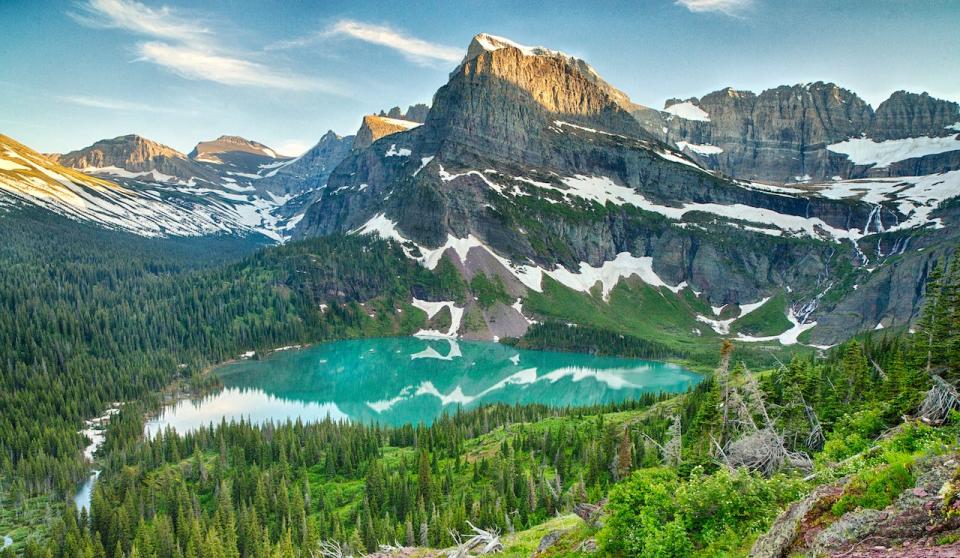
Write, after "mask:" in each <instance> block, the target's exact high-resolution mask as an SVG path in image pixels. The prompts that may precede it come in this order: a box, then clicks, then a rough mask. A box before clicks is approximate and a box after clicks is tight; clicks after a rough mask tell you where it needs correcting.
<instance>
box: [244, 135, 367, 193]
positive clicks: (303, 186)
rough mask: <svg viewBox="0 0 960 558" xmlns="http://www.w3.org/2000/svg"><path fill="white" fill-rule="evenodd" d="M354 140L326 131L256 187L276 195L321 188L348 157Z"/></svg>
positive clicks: (272, 171)
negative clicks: (306, 148) (315, 141)
mask: <svg viewBox="0 0 960 558" xmlns="http://www.w3.org/2000/svg"><path fill="white" fill-rule="evenodd" d="M354 137H355V136H340V135H337V134H336V133H334V131H333V130H329V131H327V133H325V134H324V135H323V136H322V137H321V138H320V141H318V142H317V144H316V145H314V146H313V147H311V148H310V149H309V150H307V151H306V152H305V153H304V154H302V155H300V156H299V157H297V158H296V159H293V160H290V161H287V162H286V163H284V164H283V165H280V166H279V167H276V168H275V169H273V170H271V171H269V172H268V173H267V174H266V175H265V176H264V179H263V180H262V181H260V182H259V183H258V184H257V185H258V186H260V187H263V188H266V189H269V190H270V191H272V192H274V193H277V194H286V193H297V192H303V191H309V190H315V189H317V188H321V187H323V186H325V185H326V183H327V178H328V177H329V176H330V173H331V172H333V169H334V168H336V166H337V165H339V164H340V162H341V161H343V159H344V158H345V157H346V156H347V155H348V154H349V153H350V149H351V148H352V147H353V142H354Z"/></svg>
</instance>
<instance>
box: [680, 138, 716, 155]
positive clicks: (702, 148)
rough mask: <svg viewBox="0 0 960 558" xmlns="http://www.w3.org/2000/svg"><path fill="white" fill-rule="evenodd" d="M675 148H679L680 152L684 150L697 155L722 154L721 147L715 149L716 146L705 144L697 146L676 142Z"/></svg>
mask: <svg viewBox="0 0 960 558" xmlns="http://www.w3.org/2000/svg"><path fill="white" fill-rule="evenodd" d="M677 147H679V148H680V151H683V150H684V149H689V150H690V151H693V152H694V153H697V154H699V155H719V154H721V153H723V148H722V147H717V146H716V145H710V144H707V143H705V144H702V145H698V144H696V143H689V142H685V141H678V142H677Z"/></svg>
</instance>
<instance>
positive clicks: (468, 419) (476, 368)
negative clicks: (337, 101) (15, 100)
mask: <svg viewBox="0 0 960 558" xmlns="http://www.w3.org/2000/svg"><path fill="white" fill-rule="evenodd" d="M461 52H462V51H461ZM357 120H358V129H357V132H356V134H355V135H350V136H340V135H337V134H336V133H334V132H333V131H327V132H326V133H322V129H318V130H317V134H318V135H319V136H320V137H319V140H318V141H317V143H316V145H314V146H313V147H311V148H310V149H309V150H307V151H306V152H304V153H302V154H300V155H299V156H297V157H288V156H283V155H280V154H279V153H278V152H277V150H276V149H273V148H271V147H268V146H266V145H264V144H262V143H259V142H257V141H254V140H251V139H246V138H242V137H238V136H233V135H223V136H220V137H219V138H216V139H212V140H204V141H200V142H199V143H197V144H196V147H195V148H194V149H193V150H192V151H190V152H189V153H181V152H179V151H177V150H175V149H173V148H171V147H168V146H166V145H162V144H160V143H157V142H155V141H152V140H150V139H147V138H144V137H141V136H139V135H135V134H130V135H125V136H121V137H116V138H108V139H103V140H100V141H97V142H96V143H94V144H93V145H90V146H87V147H82V148H80V149H77V150H75V151H71V152H69V153H39V152H37V151H35V150H33V149H31V148H30V147H29V146H26V145H23V144H21V143H19V142H18V141H17V140H15V139H13V138H10V137H7V136H4V135H0V266H2V267H0V357H2V358H0V370H2V372H3V382H2V384H0V410H2V412H0V535H4V534H5V533H8V532H9V533H10V535H9V538H8V541H9V542H8V543H7V542H5V543H3V544H0V546H3V547H5V550H3V551H0V556H4V557H6V556H9V555H23V556H29V557H31V558H32V557H34V556H37V557H40V556H51V557H53V556H56V557H60V556H71V557H72V556H90V557H96V558H99V557H101V556H102V557H106V556H116V557H125V558H132V557H134V556H136V557H138V558H142V557H150V558H153V557H156V558H161V557H162V558H166V557H170V558H174V557H176V558H183V557H198V556H224V557H227V556H236V557H239V556H243V557H247V556H283V557H287V556H290V557H293V556H303V557H306V556H325V557H345V556H361V555H370V556H451V557H465V556H474V555H480V554H486V553H492V552H504V553H505V555H508V556H542V557H546V556H587V555H595V554H596V555H608V556H663V557H672V556H676V557H680V556H747V555H751V556H758V557H759V556H769V557H784V556H794V555H804V556H863V557H867V556H874V554H868V553H863V552H861V550H863V549H869V548H870V547H875V546H881V547H883V548H885V549H886V548H890V549H900V550H904V549H907V550H904V552H906V554H902V555H905V556H954V555H957V554H951V552H958V553H960V543H958V542H957V541H958V540H960V523H958V518H960V512H958V511H957V510H958V506H960V504H958V501H960V499H958V497H957V493H958V488H957V486H956V483H957V478H960V477H958V476H957V475H958V472H957V471H958V465H957V462H958V461H957V460H958V459H960V453H958V448H957V442H956V440H957V428H958V426H957V423H958V416H960V415H957V412H958V411H960V395H958V393H957V390H956V388H955V387H954V385H955V382H956V381H957V380H958V379H960V316H958V313H960V301H958V298H957V297H958V296H960V264H958V263H957V261H958V260H957V258H956V255H955V254H956V249H957V246H958V245H960V106H958V104H957V103H956V102H952V101H948V100H941V99H937V98H934V97H931V96H930V95H928V94H927V93H919V92H907V91H898V92H896V93H894V94H892V95H891V96H890V97H889V98H888V99H886V100H885V101H883V102H882V103H880V104H879V105H878V106H876V107H872V106H871V105H870V104H868V103H867V102H866V101H864V100H863V99H861V98H860V97H859V96H858V95H857V94H856V93H854V92H852V91H849V90H847V89H844V88H843V87H841V86H840V85H836V84H833V83H824V82H815V83H806V84H797V85H783V86H780V87H776V88H773V89H768V90H765V91H762V92H759V93H754V92H750V91H740V90H735V89H732V88H725V89H722V90H719V91H714V92H712V93H707V94H706V95H704V96H702V97H700V98H696V97H694V98H688V99H679V98H678V99H670V100H668V101H667V102H666V103H665V105H664V107H663V109H662V110H661V109H656V108H651V107H646V106H642V105H639V104H636V103H634V102H632V101H631V100H630V98H629V97H628V96H627V95H626V94H625V93H623V92H622V91H620V90H618V89H617V88H616V87H615V86H614V85H612V84H610V83H607V82H606V81H604V79H603V78H601V76H600V75H599V74H598V73H597V72H596V71H595V70H594V69H593V68H592V67H591V66H590V65H589V64H588V63H587V62H586V61H584V60H580V59H578V58H576V57H573V56H570V55H567V54H565V53H563V52H560V51H556V50H551V49H550V48H547V47H530V46H524V45H521V44H518V43H515V42H513V41H511V40H508V39H505V38H502V37H497V36H494V35H489V34H483V33H482V34H478V35H476V36H475V37H473V40H472V41H471V42H470V44H469V46H468V48H467V50H466V54H465V56H464V57H463V59H462V61H461V62H460V63H459V64H458V65H457V66H456V67H455V68H454V69H453V70H452V71H451V72H450V74H449V79H448V81H447V83H446V84H445V85H443V86H442V87H440V88H439V90H437V91H436V93H435V94H434V95H433V98H432V99H431V100H430V103H429V105H427V104H417V105H413V106H410V107H409V108H408V109H406V110H405V111H404V110H402V109H400V108H399V107H394V108H392V109H390V110H389V111H381V112H380V113H378V114H369V115H357ZM412 336H413V337H415V338H413V337H412ZM381 338H387V339H381ZM493 343H496V344H493ZM307 345H316V346H315V347H310V348H306V346H307ZM278 347H279V349H278ZM358 347H360V348H358ZM537 351H550V352H537ZM271 353H282V354H271ZM408 353H409V354H408ZM569 353H588V354H581V355H572V354H569ZM358 355H359V356H358ZM359 359H364V360H365V363H363V364H360V363H359ZM457 359H459V360H457ZM637 359H649V360H656V361H661V362H659V363H649V362H645V361H640V360H637ZM228 361H237V362H231V363H230V364H227V365H225V366H220V365H222V364H223V363H226V362H228ZM663 361H666V363H664V362H663ZM718 361H719V363H720V364H719V365H718V364H717V363H718ZM530 362H533V363H535V364H529V363H530ZM351 363H353V364H351ZM551 363H556V364H551ZM551 367H552V368H551ZM350 374H353V376H351V375H350ZM471 389H472V390H473V391H471ZM336 394H341V395H336ZM336 397H341V399H339V400H336ZM191 398H192V400H193V401H192V402H191V401H190V399H191ZM278 401H282V402H283V405H285V407H284V408H285V409H286V410H284V411H283V412H282V413H281V412H279V411H277V412H274V413H273V414H271V412H270V411H267V412H266V415H265V416H259V415H258V413H259V412H260V411H261V410H262V409H274V408H275V407H277V406H279V405H280V404H279V403H278ZM291 402H294V403H291ZM224 409H226V410H224ZM290 409H293V410H292V411H291V410H290ZM191 413H193V414H195V415H196V418H194V419H192V422H190V428H189V429H185V428H183V427H181V428H180V430H179V431H175V430H174V429H173V428H172V427H171V428H166V427H167V426H171V425H174V424H175V423H176V421H177V420H188V419H189V417H191V416H193V415H192V414H191ZM283 413H286V414H283ZM254 415H257V417H258V418H256V419H255V418H254ZM184 416H186V417H188V419H183V417H184ZM324 416H325V417H326V418H323V417H324ZM220 417H231V418H235V419H238V420H236V421H235V422H228V421H227V419H226V418H225V419H224V420H222V421H221V420H220ZM310 418H312V419H313V420H309V419H310ZM301 419H303V420H301ZM417 419H419V421H420V424H419V425H414V424H412V423H413V422H416V421H417ZM182 424H185V423H182ZM158 425H159V426H158ZM145 432H147V434H145ZM91 468H95V470H96V471H97V472H96V473H94V474H93V476H91ZM84 483H86V484H84ZM81 485H82V486H83V489H82V490H81V493H80V494H77V487H78V486H81ZM74 498H76V501H77V502H78V504H79V507H80V508H81V509H82V510H83V511H77V509H76V506H74V505H73V504H72V502H73V499H74ZM64 502H67V503H66V504H65V503H64ZM921 509H922V510H924V512H923V514H925V515H923V514H920V513H918V512H919V510H921ZM920 515H923V517H920ZM864 541H873V542H870V544H869V545H866V546H864ZM874 543H876V544H874ZM910 545H913V547H910ZM908 547H910V548H912V549H916V550H918V552H919V553H917V554H909V552H911V551H912V550H910V548H908ZM941 551H942V552H945V553H942V554H940V553H938V552H941ZM876 555H877V556H880V555H881V554H876ZM884 555H885V554H884ZM891 555H893V554H891Z"/></svg>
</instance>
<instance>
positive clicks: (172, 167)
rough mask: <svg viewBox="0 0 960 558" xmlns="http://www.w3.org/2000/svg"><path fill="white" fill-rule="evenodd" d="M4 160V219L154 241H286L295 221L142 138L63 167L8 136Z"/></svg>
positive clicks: (94, 150)
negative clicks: (33, 218)
mask: <svg viewBox="0 0 960 558" xmlns="http://www.w3.org/2000/svg"><path fill="white" fill-rule="evenodd" d="M0 152H2V153H3V155H0V210H2V211H3V212H4V213H9V212H14V211H18V210H21V209H27V208H30V207H33V206H37V207H40V208H42V209H45V210H48V211H50V212H52V213H53V214H56V215H60V216H64V217H67V218H70V219H74V220H79V221H86V222H91V223H94V224H98V225H100V226H103V227H105V228H108V229H113V230H119V231H124V232H129V233H133V234H137V235H141V236H148V237H170V236H179V237H198V236H216V235H230V236H238V237H248V236H254V237H261V238H262V240H263V241H264V242H266V241H268V239H269V241H272V242H277V241H282V240H284V239H285V238H286V229H285V228H284V227H285V226H286V221H287V218H286V217H285V216H283V215H280V214H279V213H278V212H277V209H278V207H279V206H280V205H282V204H283V202H285V201H287V198H284V197H279V198H278V197H276V196H272V195H266V196H261V195H258V194H256V193H255V192H254V191H253V190H254V189H253V188H252V187H250V186H248V185H242V184H238V183H236V182H235V181H234V182H230V180H231V179H229V178H223V179H221V178H220V177H218V176H217V175H216V174H215V173H211V172H210V171H208V170H207V168H206V167H204V166H202V165H201V164H199V163H194V162H192V161H190V160H189V159H187V158H185V157H183V156H182V155H181V154H178V153H177V152H176V151H174V150H172V149H170V148H169V147H165V146H163V145H161V144H158V143H156V142H152V141H150V140H146V139H144V138H140V137H138V136H123V137H121V138H116V139H114V140H104V141H101V142H97V143H96V144H94V145H92V146H90V147H89V148H86V149H82V150H79V151H75V152H71V153H68V154H66V155H63V156H61V157H58V161H60V162H59V163H58V162H55V161H53V160H51V159H48V158H46V157H44V156H43V155H41V154H39V153H37V152H36V151H33V150H32V149H30V148H28V147H26V146H24V145H23V144H21V143H19V142H17V141H15V140H13V139H11V138H9V137H6V136H3V135H0ZM63 163H67V164H72V165H76V166H78V167H80V168H82V169H85V170H86V171H88V172H81V171H80V170H78V169H76V168H71V167H68V166H64V164H63ZM121 165H122V166H121ZM165 171H166V172H165ZM168 172H176V173H178V174H177V176H175V175H171V174H167V173H168Z"/></svg>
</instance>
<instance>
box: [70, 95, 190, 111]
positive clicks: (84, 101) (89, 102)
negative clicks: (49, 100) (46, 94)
mask: <svg viewBox="0 0 960 558" xmlns="http://www.w3.org/2000/svg"><path fill="white" fill-rule="evenodd" d="M58 98H59V99H60V100H61V101H63V102H66V103H72V104H74V105H79V106H82V107H90V108H100V109H106V110H118V111H126V112H153V113H163V114H182V113H183V112H184V111H182V110H180V109H176V108H169V107H162V106H156V105H148V104H146V103H135V102H131V101H124V100H122V99H112V98H109V97H88V96H85V95H66V96H62V97H58Z"/></svg>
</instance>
